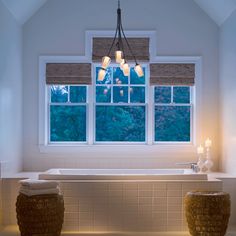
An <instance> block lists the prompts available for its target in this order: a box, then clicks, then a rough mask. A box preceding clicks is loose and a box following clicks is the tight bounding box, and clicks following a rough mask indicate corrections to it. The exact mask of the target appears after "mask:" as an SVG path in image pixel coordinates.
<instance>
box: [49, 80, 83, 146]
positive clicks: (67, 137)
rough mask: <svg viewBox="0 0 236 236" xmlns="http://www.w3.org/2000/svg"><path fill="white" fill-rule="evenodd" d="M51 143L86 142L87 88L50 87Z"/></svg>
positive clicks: (69, 86)
mask: <svg viewBox="0 0 236 236" xmlns="http://www.w3.org/2000/svg"><path fill="white" fill-rule="evenodd" d="M48 89H49V99H50V101H49V142H50V143H53V142H86V140H87V138H86V126H87V118H86V116H87V112H86V110H87V108H86V107H87V87H86V86H72V85H50V86H48Z"/></svg>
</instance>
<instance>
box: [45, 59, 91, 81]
mask: <svg viewBox="0 0 236 236" xmlns="http://www.w3.org/2000/svg"><path fill="white" fill-rule="evenodd" d="M91 83H92V79H91V64H90V63H47V64H46V84H91Z"/></svg>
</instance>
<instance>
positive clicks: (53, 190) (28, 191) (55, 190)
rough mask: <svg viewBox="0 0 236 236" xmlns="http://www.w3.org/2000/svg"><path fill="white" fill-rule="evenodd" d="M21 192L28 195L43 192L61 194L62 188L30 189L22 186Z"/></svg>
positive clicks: (41, 193)
mask: <svg viewBox="0 0 236 236" xmlns="http://www.w3.org/2000/svg"><path fill="white" fill-rule="evenodd" d="M19 192H20V193H23V194H25V195H27V196H35V195H43V194H59V193H60V189H59V188H58V187H57V188H48V189H28V188H27V187H24V186H21V187H20V190H19Z"/></svg>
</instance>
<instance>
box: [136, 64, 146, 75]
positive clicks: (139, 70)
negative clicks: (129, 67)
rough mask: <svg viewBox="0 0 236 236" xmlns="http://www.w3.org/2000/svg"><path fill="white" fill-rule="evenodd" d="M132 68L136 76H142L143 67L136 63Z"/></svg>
mask: <svg viewBox="0 0 236 236" xmlns="http://www.w3.org/2000/svg"><path fill="white" fill-rule="evenodd" d="M134 70H135V72H136V73H137V75H138V77H142V76H143V75H144V74H143V68H142V66H141V65H139V64H137V65H136V66H135V67H134Z"/></svg>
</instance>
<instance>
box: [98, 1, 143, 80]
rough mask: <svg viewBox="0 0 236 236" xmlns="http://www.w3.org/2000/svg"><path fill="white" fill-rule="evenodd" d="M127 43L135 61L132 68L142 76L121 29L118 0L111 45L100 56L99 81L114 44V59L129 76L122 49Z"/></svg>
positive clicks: (128, 67) (102, 77)
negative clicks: (115, 23)
mask: <svg viewBox="0 0 236 236" xmlns="http://www.w3.org/2000/svg"><path fill="white" fill-rule="evenodd" d="M125 44H126V45H127V48H128V50H129V52H130V54H131V55H132V57H133V60H134V62H135V67H134V70H135V72H136V73H137V75H138V76H139V77H142V76H143V75H144V74H143V69H142V66H141V65H140V64H138V62H137V60H136V57H135V55H134V53H133V51H132V48H131V46H130V44H129V42H128V40H127V38H126V36H125V33H124V30H123V26H122V22H121V9H120V0H118V9H117V26H116V32H115V36H114V38H113V41H112V44H111V47H110V49H109V51H108V53H107V55H106V56H104V57H103V58H102V65H101V69H100V70H99V72H98V80H99V81H103V80H104V78H105V75H106V69H107V68H108V66H109V64H110V63H111V58H110V54H111V50H112V48H113V47H114V46H116V51H115V60H116V63H118V64H119V65H120V68H121V70H122V71H123V74H124V76H129V74H130V66H129V64H128V62H127V60H126V57H125V55H126V53H125V51H124V45H125Z"/></svg>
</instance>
